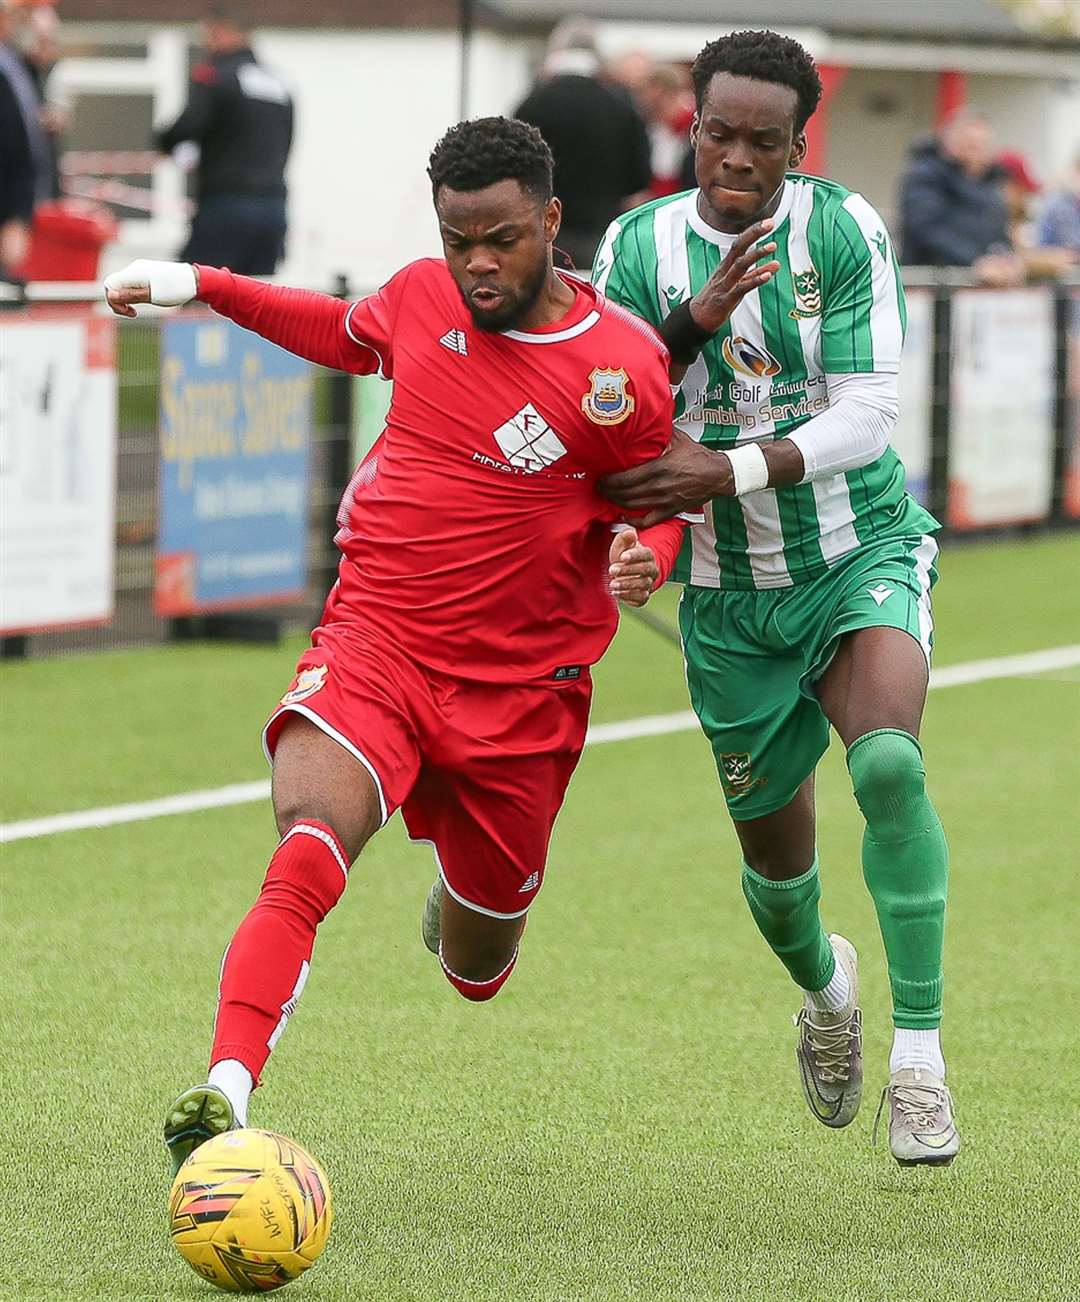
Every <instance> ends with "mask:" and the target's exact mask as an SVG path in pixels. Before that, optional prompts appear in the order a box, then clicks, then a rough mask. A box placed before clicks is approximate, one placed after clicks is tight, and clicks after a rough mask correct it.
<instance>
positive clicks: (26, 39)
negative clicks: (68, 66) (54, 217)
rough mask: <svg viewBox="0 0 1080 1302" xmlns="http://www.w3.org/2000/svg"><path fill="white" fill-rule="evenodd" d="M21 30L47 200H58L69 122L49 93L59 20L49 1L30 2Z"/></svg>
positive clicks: (65, 109) (61, 104) (66, 111)
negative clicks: (42, 143) (40, 133)
mask: <svg viewBox="0 0 1080 1302" xmlns="http://www.w3.org/2000/svg"><path fill="white" fill-rule="evenodd" d="M24 8H25V10H26V14H27V17H26V19H25V23H24V26H23V30H22V42H21V44H22V56H23V62H24V63H25V64H26V70H27V72H29V74H30V76H31V77H32V78H33V81H34V86H35V88H36V90H37V96H38V106H39V107H38V120H39V121H40V123H41V127H42V130H43V131H44V133H45V144H46V149H47V153H48V182H47V188H46V190H45V194H44V195H43V197H44V198H46V199H59V198H60V154H61V152H62V149H61V137H62V136H63V133H64V131H65V130H66V129H67V125H68V122H69V120H70V116H71V114H70V106H69V105H68V104H67V103H66V102H63V101H61V100H60V99H59V98H57V96H56V95H55V94H54V93H52V91H51V90H50V79H51V77H52V72H53V69H54V68H55V67H56V63H57V56H58V52H59V41H58V32H59V28H60V18H59V15H58V14H57V12H56V9H55V8H54V7H53V5H52V3H51V0H30V3H29V4H27V5H25V6H24Z"/></svg>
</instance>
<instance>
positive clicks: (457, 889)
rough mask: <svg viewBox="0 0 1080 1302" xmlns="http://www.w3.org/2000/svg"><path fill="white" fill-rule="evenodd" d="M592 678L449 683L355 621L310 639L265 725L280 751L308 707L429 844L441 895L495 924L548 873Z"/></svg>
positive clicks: (388, 805)
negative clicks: (548, 683) (282, 738)
mask: <svg viewBox="0 0 1080 1302" xmlns="http://www.w3.org/2000/svg"><path fill="white" fill-rule="evenodd" d="M591 696H592V680H591V679H590V677H589V674H588V671H587V670H586V671H583V674H582V677H581V678H580V679H578V680H577V681H575V682H572V683H569V684H567V685H566V686H564V687H540V686H532V685H505V684H498V683H484V682H478V681H475V680H469V679H461V678H453V677H450V676H449V675H447V674H443V673H440V672H438V671H436V670H433V669H428V668H424V667H421V666H419V665H417V664H416V663H415V662H414V661H412V660H410V659H408V658H407V657H406V656H405V655H404V654H403V653H402V652H400V651H399V650H398V649H397V648H395V647H394V646H393V645H391V644H389V642H388V640H387V639H386V638H384V637H380V636H379V635H378V634H375V633H369V632H366V631H365V630H363V629H362V628H358V627H357V626H355V625H349V626H347V627H346V626H344V625H341V624H336V625H328V626H326V627H322V628H317V629H316V630H315V632H314V633H313V634H312V647H311V649H310V650H308V651H305V652H304V654H303V655H302V656H301V657H300V660H299V662H298V664H297V667H296V678H295V679H294V680H293V685H292V687H291V688H290V690H289V691H288V692H286V693H285V695H284V696H283V697H282V698H281V703H280V705H279V706H278V708H277V709H276V710H275V711H274V713H273V714H272V715H271V716H270V719H269V722H268V723H267V725H266V728H265V729H264V730H263V746H264V748H265V750H266V754H267V758H268V759H269V760H270V761H271V762H273V754H274V748H275V746H276V745H277V739H278V736H279V735H280V733H281V728H282V724H283V722H284V720H285V719H286V717H287V716H288V714H289V713H290V712H291V713H296V714H302V715H303V716H304V717H305V718H307V719H310V720H311V722H312V723H314V724H315V725H316V726H317V727H319V728H321V729H322V731H323V732H325V733H327V735H328V736H330V737H333V738H334V740H335V741H337V742H339V743H340V744H341V745H342V746H344V747H345V749H346V750H347V751H348V752H349V753H350V754H351V755H353V756H355V757H356V759H357V760H359V761H360V763H361V764H363V766H364V768H366V769H367V771H368V773H370V774H371V777H372V778H373V779H374V782H375V786H376V788H377V789H378V793H379V802H380V805H381V807H382V819H383V822H384V823H385V822H386V820H387V819H388V818H389V817H390V816H391V814H393V813H394V811H395V810H396V809H399V808H400V810H401V813H402V817H403V818H404V820H405V826H406V828H407V829H408V833H409V836H410V837H411V838H412V839H413V840H414V841H428V842H430V843H431V845H432V847H433V848H434V851H435V860H436V863H437V864H438V867H439V872H440V873H441V875H442V878H443V881H444V882H445V884H446V889H447V890H448V891H449V892H450V894H451V895H452V896H453V897H454V899H456V900H458V901H459V902H460V903H461V904H464V905H467V906H468V907H469V908H471V909H476V910H478V911H479V912H480V913H486V914H489V915H490V916H491V917H495V918H516V917H520V916H521V915H522V914H523V913H525V912H526V910H527V909H528V907H529V905H530V904H531V903H532V901H533V899H534V898H535V896H536V892H537V891H538V890H539V889H540V887H541V885H542V884H543V880H544V864H545V861H546V859H547V849H548V842H549V840H550V839H551V829H552V827H553V825H554V823H555V817H556V815H557V814H558V812H559V808H560V806H561V805H562V802H563V796H564V795H565V794H566V787H567V784H568V783H569V781H570V775H571V774H572V773H573V771H574V768H575V766H576V765H577V762H578V758H579V757H580V755H581V748H582V746H583V745H584V744H585V730H586V727H587V725H588V719H589V702H590V698H591Z"/></svg>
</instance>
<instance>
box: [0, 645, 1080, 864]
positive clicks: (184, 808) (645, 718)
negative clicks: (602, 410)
mask: <svg viewBox="0 0 1080 1302" xmlns="http://www.w3.org/2000/svg"><path fill="white" fill-rule="evenodd" d="M1074 665H1080V643H1074V644H1073V645H1071V646H1059V647H1050V648H1048V649H1047V650H1045V651H1029V652H1027V653H1026V654H1025V655H1016V656H1000V657H998V658H997V659H996V660H969V661H968V662H967V663H966V664H961V665H947V666H946V667H945V668H944V669H935V670H934V672H933V673H932V674H931V675H930V689H931V691H933V690H934V689H935V688H941V687H965V686H967V685H968V684H970V683H983V682H987V681H988V680H989V679H992V678H1014V677H1019V676H1020V675H1024V674H1045V673H1050V672H1051V671H1053V670H1055V669H1070V668H1072V667H1073V666H1074ZM697 726H698V721H697V718H696V716H695V715H694V714H693V713H692V711H690V710H680V711H678V712H677V713H675V714H646V715H642V716H641V717H640V718H637V719H620V720H619V721H617V722H615V723H598V724H596V725H594V726H593V727H592V728H590V729H589V731H588V735H587V736H586V738H585V745H586V746H602V745H603V744H604V743H605V742H609V741H629V740H631V739H633V738H636V737H659V736H662V735H663V734H665V733H671V732H690V731H692V730H694V729H696V728H697ZM269 795H270V781H269V779H268V778H264V779H262V780H261V781H259V782H236V783H233V784H232V785H231V786H227V787H214V788H212V789H210V790H207V791H185V792H182V793H181V794H180V795H176V796H162V797H161V798H160V799H158V800H141V801H137V802H134V803H132V804H128V805H106V806H104V807H103V808H101V809H78V810H75V811H73V812H72V813H70V814H50V815H49V816H48V817H46V818H27V819H24V820H23V821H22V822H19V823H3V824H0V845H3V844H5V843H7V842H9V841H26V840H29V839H31V838H32V837H39V836H52V835H54V834H55V833H57V832H82V831H86V830H87V829H88V828H93V827H113V826H114V825H115V824H117V823H139V822H143V821H144V820H145V819H150V818H163V817H165V816H166V815H168V814H194V813H197V812H198V811H199V810H202V809H220V808H223V807H224V806H227V805H247V804H251V803H253V802H254V801H258V800H265V799H266V798H267V797H268V796H269Z"/></svg>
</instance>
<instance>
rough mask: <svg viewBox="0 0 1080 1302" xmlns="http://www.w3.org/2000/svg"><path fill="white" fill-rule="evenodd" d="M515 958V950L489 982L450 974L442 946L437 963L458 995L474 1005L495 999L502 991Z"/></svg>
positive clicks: (511, 970) (512, 968) (516, 956)
mask: <svg viewBox="0 0 1080 1302" xmlns="http://www.w3.org/2000/svg"><path fill="white" fill-rule="evenodd" d="M517 958H518V952H517V949H516V948H515V949H514V952H513V954H511V955H510V962H509V963H507V965H506V966H505V967H504V968H503V970H502V971H501V972H499V973H498V974H497V975H496V976H493V977H492V978H491V980H490V981H468V980H466V978H465V977H461V976H458V974H457V973H456V972H452V971H451V970H450V968H448V967H447V966H446V960H445V959H444V958H443V956H442V946H441V945H440V946H439V962H440V963H441V964H442V970H443V975H444V976H445V977H446V979H447V981H449V982H450V984H451V985H452V986H453V987H454V989H455V990H456V991H457V992H458V994H461V995H464V996H465V998H466V999H471V1000H472V1001H473V1003H475V1004H482V1003H483V1002H484V1001H485V1000H487V999H494V998H495V996H496V995H497V994H498V993H499V991H500V990H501V989H502V987H503V983H504V982H505V981H506V979H507V977H508V976H509V975H510V973H511V972H513V970H514V964H515V963H516V962H517Z"/></svg>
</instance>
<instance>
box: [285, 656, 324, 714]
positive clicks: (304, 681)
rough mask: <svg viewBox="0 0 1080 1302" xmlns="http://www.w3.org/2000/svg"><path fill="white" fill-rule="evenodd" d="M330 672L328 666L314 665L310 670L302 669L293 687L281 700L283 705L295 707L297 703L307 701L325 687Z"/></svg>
mask: <svg viewBox="0 0 1080 1302" xmlns="http://www.w3.org/2000/svg"><path fill="white" fill-rule="evenodd" d="M328 672H329V671H328V669H327V667H326V665H313V666H312V668H310V669H302V670H301V671H300V672H299V673H298V674H297V675H296V681H295V682H294V683H293V685H292V687H290V688H289V690H288V691H287V692H286V693H285V695H284V696H283V697H282V698H281V704H282V705H295V704H296V703H297V701H306V700H307V698H308V697H309V696H314V695H315V693H316V692H317V691H319V689H320V688H321V687H323V686H324V685H325V683H326V675H327V673H328Z"/></svg>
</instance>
